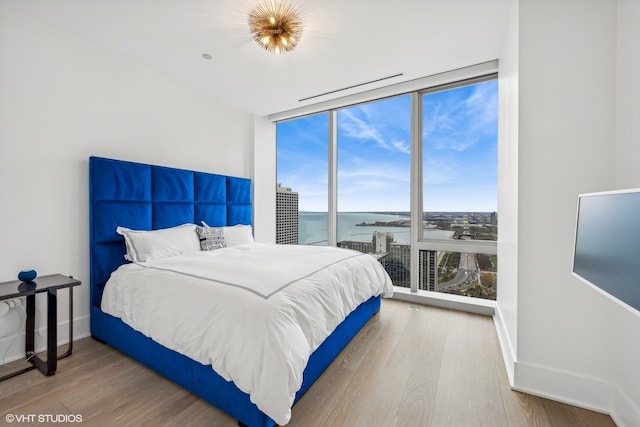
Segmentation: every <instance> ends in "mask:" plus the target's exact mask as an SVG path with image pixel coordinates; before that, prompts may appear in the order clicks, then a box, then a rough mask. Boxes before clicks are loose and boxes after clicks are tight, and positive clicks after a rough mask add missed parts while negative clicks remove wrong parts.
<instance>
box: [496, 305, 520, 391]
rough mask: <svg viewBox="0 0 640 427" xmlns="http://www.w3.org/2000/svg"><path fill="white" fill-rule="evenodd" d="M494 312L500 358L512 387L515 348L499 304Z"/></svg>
mask: <svg viewBox="0 0 640 427" xmlns="http://www.w3.org/2000/svg"><path fill="white" fill-rule="evenodd" d="M495 310H496V311H495V314H494V316H493V323H494V325H495V327H496V332H497V334H498V343H499V344H500V349H501V350H502V358H503V360H504V366H505V369H506V371H507V377H508V379H509V385H510V386H511V387H513V369H514V366H515V350H514V347H513V343H512V342H511V337H510V336H509V334H508V333H507V327H506V325H505V323H504V317H503V316H502V312H501V311H500V305H499V304H496V309H495Z"/></svg>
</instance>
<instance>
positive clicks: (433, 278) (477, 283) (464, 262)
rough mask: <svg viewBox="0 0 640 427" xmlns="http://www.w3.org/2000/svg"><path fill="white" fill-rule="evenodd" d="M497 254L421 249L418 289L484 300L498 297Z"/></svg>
mask: <svg viewBox="0 0 640 427" xmlns="http://www.w3.org/2000/svg"><path fill="white" fill-rule="evenodd" d="M497 267H498V258H497V257H496V256H495V255H486V254H471V253H465V252H444V251H430V250H421V251H420V254H419V262H418V278H419V279H418V288H419V289H422V290H425V291H434V292H444V293H448V294H455V295H464V296H469V297H477V298H484V299H491V300H495V299H496V293H497V288H498V284H497V273H496V272H497Z"/></svg>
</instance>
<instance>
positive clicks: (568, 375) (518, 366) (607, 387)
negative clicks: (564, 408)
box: [512, 361, 613, 414]
mask: <svg viewBox="0 0 640 427" xmlns="http://www.w3.org/2000/svg"><path fill="white" fill-rule="evenodd" d="M513 377H514V384H513V387H512V388H513V389H514V390H518V391H522V392H524V393H529V394H533V395H536V396H540V397H544V398H547V399H551V400H555V401H558V402H562V403H567V404H569V405H573V406H577V407H580V408H584V409H589V410H591V411H596V412H601V413H604V414H610V413H611V408H612V403H613V402H612V399H613V388H612V386H611V383H609V382H608V381H605V380H603V379H601V378H596V377H589V376H586V375H581V374H576V373H573V372H568V371H561V370H556V369H550V368H548V367H544V366H538V365H533V364H530V363H523V362H519V361H516V362H515V364H514V376H513Z"/></svg>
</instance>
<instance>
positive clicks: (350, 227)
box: [298, 212, 452, 245]
mask: <svg viewBox="0 0 640 427" xmlns="http://www.w3.org/2000/svg"><path fill="white" fill-rule="evenodd" d="M298 219H299V231H298V233H299V234H298V241H299V243H300V244H301V245H304V244H326V243H327V239H328V231H327V229H328V227H327V213H326V212H300V213H299V217H298ZM398 219H402V220H408V219H409V217H408V216H402V215H389V214H379V213H368V212H339V213H338V242H340V241H342V240H359V241H366V242H370V241H371V238H372V236H373V232H374V231H382V232H391V233H393V237H394V240H395V241H396V242H398V243H407V244H408V243H409V241H410V234H409V230H410V229H409V227H380V226H358V225H356V224H362V223H363V222H365V223H374V222H376V221H384V222H388V221H395V220H398ZM451 234H452V232H451V231H448V230H425V237H427V236H428V237H430V238H434V239H448V238H449V237H450V236H451Z"/></svg>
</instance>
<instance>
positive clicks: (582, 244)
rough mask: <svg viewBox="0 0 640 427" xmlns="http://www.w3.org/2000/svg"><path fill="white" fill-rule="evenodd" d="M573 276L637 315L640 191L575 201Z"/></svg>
mask: <svg viewBox="0 0 640 427" xmlns="http://www.w3.org/2000/svg"><path fill="white" fill-rule="evenodd" d="M573 273H574V274H575V275H576V276H577V277H578V278H580V279H582V280H583V281H585V282H586V283H588V284H590V285H592V286H594V287H596V289H599V290H601V291H603V292H604V293H605V294H606V295H609V296H612V297H613V298H614V299H615V300H617V301H619V302H622V303H623V304H624V305H626V306H628V307H630V308H631V309H633V310H635V311H636V312H637V313H640V188H636V189H630V190H619V191H608V192H602V193H590V194H581V195H580V196H579V197H578V215H577V221H576V234H575V246H574V256H573Z"/></svg>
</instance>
